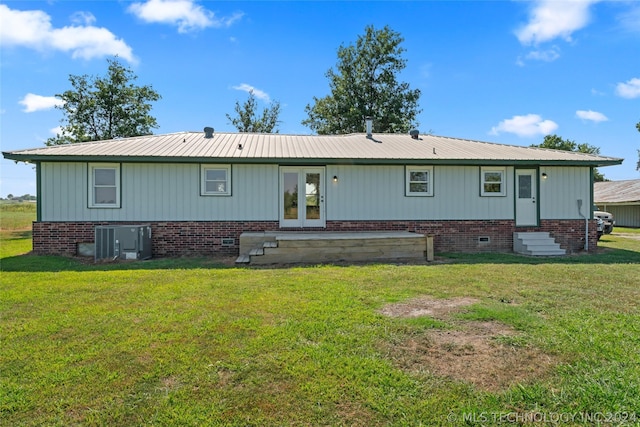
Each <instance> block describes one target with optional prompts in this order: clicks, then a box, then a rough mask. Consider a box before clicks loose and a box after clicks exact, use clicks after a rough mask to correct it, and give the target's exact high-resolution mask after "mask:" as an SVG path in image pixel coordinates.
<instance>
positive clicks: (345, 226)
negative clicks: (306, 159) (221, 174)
mask: <svg viewBox="0 0 640 427" xmlns="http://www.w3.org/2000/svg"><path fill="white" fill-rule="evenodd" d="M124 224H136V223H134V222H120V223H113V222H34V223H33V251H34V253H36V254H39V255H76V254H77V250H78V249H77V248H78V243H86V242H93V241H94V229H95V226H97V225H124ZM137 224H150V225H151V241H152V245H153V256H154V257H171V256H182V255H225V256H226V255H237V254H238V251H239V237H240V234H241V233H242V232H245V231H277V230H290V231H302V230H300V229H281V228H280V227H279V225H278V222H277V221H215V222H214V221H171V222H170V221H167V222H139V223H137ZM326 225H327V226H326V228H320V229H305V230H304V231H310V232H321V231H349V232H357V231H411V232H416V233H423V234H428V235H433V236H434V247H435V251H436V252H511V251H513V232H514V231H548V232H549V233H550V234H551V236H553V237H554V238H555V239H556V241H557V242H558V243H559V244H560V246H561V247H562V248H563V249H566V250H567V252H568V253H574V252H577V251H581V250H583V249H584V234H585V223H584V221H583V220H542V221H541V224H540V227H517V228H516V227H515V223H514V221H510V220H485V221H476V220H473V221H327V224H326ZM226 238H230V239H234V244H233V245H230V246H226V245H223V239H226ZM481 238H482V239H481ZM596 245H597V232H596V223H595V221H590V222H589V250H590V251H592V250H595V248H596Z"/></svg>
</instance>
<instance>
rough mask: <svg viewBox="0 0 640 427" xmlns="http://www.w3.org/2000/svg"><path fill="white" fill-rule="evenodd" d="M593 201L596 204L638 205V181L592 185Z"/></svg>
mask: <svg viewBox="0 0 640 427" xmlns="http://www.w3.org/2000/svg"><path fill="white" fill-rule="evenodd" d="M593 201H594V202H596V203H611V204H613V203H620V204H628V203H634V204H637V203H640V179H631V180H628V181H605V182H594V183H593Z"/></svg>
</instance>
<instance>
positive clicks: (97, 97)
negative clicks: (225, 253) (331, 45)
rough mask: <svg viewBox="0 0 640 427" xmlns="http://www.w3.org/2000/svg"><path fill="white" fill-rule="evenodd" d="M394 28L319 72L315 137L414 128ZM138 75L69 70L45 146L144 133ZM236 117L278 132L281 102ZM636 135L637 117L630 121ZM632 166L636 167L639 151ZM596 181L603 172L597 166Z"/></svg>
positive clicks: (410, 92)
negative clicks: (324, 91) (321, 83)
mask: <svg viewBox="0 0 640 427" xmlns="http://www.w3.org/2000/svg"><path fill="white" fill-rule="evenodd" d="M403 41H404V39H403V38H402V36H401V35H400V33H398V32H396V31H394V30H392V29H391V28H389V27H388V26H385V27H384V28H382V29H375V28H374V27H373V26H367V27H365V32H364V34H363V35H361V36H359V37H358V39H357V40H356V42H355V44H350V45H340V47H339V48H338V51H337V57H338V58H337V64H336V66H335V69H334V68H331V69H329V70H328V71H327V72H326V73H325V76H326V77H327V79H328V81H329V89H330V93H329V94H328V95H326V96H324V97H321V98H318V97H313V103H311V104H307V106H306V107H305V112H306V113H307V115H308V117H307V118H306V119H304V120H303V121H302V124H303V125H305V126H307V127H308V128H310V129H311V130H312V131H314V132H316V133H317V134H320V135H335V134H347V133H357V132H362V131H363V130H364V126H365V125H364V123H365V118H367V117H370V118H372V119H373V132H376V133H406V132H408V131H409V130H410V129H413V128H417V127H418V125H419V122H418V121H417V116H418V114H420V112H421V111H422V110H421V109H420V108H419V103H418V102H419V99H420V90H419V89H412V88H411V87H410V85H409V83H407V82H402V81H399V80H398V77H399V74H400V72H401V71H402V70H403V69H404V68H405V67H406V65H407V61H406V59H405V58H404V57H403V53H404V52H405V49H404V48H403V47H402V42H403ZM136 79H137V76H136V75H135V74H134V73H133V71H131V69H129V68H126V67H124V66H123V65H122V64H121V63H120V62H119V61H118V60H117V58H116V59H110V60H108V68H107V74H106V76H104V77H90V76H87V75H81V76H77V75H70V76H69V81H70V83H71V86H72V87H71V89H69V90H67V91H65V92H63V93H61V94H56V97H57V98H59V99H60V100H61V101H62V103H61V104H60V105H59V106H58V107H56V108H59V109H61V110H62V112H63V118H62V120H61V124H62V126H61V131H60V132H59V133H58V134H57V135H56V136H55V137H52V138H49V139H48V140H47V141H46V142H45V144H46V145H59V144H68V143H76V142H86V141H98V140H104V139H113V138H120V137H122V138H124V137H131V136H140V135H149V134H151V133H152V129H156V128H158V127H159V126H158V123H157V121H156V119H155V118H154V117H153V116H152V115H151V108H152V104H151V103H152V102H155V101H158V100H160V99H161V96H160V94H159V93H158V92H156V91H155V90H154V89H153V87H152V86H150V85H145V86H137V85H135V80H136ZM234 111H235V115H230V114H226V117H227V119H228V120H229V123H230V124H231V125H233V126H234V127H235V128H236V129H237V131H238V132H261V133H277V132H279V129H278V125H279V123H280V120H279V116H280V103H279V101H273V102H271V103H270V104H269V105H268V106H267V107H266V108H264V109H263V110H262V111H261V112H260V111H259V108H258V103H257V100H256V96H255V94H254V93H253V92H252V91H250V92H249V96H248V99H247V100H246V101H245V102H244V103H243V104H242V105H241V104H240V102H239V101H236V104H235V107H234ZM636 128H637V129H638V131H639V132H640V121H639V122H638V123H637V124H636ZM534 146H537V147H542V148H552V149H557V150H567V151H576V152H582V153H589V154H599V153H600V149H599V148H598V147H594V146H591V145H589V144H578V143H576V142H575V141H572V140H569V139H563V138H561V137H559V136H558V135H547V136H545V138H544V140H543V142H542V143H541V144H539V145H534ZM637 169H638V170H639V171H640V150H638V164H637ZM595 179H596V181H601V180H604V176H602V175H601V174H600V173H598V172H597V171H596V174H595Z"/></svg>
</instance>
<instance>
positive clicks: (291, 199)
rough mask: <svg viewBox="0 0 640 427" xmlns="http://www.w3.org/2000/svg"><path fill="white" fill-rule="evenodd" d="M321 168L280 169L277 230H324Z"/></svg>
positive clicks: (322, 173)
mask: <svg viewBox="0 0 640 427" xmlns="http://www.w3.org/2000/svg"><path fill="white" fill-rule="evenodd" d="M324 185H325V182H324V168H323V167H282V168H280V227H324V226H325V217H324Z"/></svg>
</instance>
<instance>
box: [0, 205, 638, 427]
mask: <svg viewBox="0 0 640 427" xmlns="http://www.w3.org/2000/svg"><path fill="white" fill-rule="evenodd" d="M29 221H30V220H29ZM29 221H27V223H28V222H29ZM3 227H4V211H3ZM3 230H4V228H3ZM0 236H1V237H2V242H1V243H2V254H1V256H2V259H1V262H2V264H1V265H2V270H3V271H2V275H1V277H0V313H2V314H1V317H0V337H2V345H1V346H0V370H1V371H0V425H7V426H9V425H11V426H15V425H24V426H35V425H54V426H55V425H59V426H67V425H121V426H127V425H136V426H137V425H238V426H247V425H260V426H271V425H274V426H275V425H362V426H364V425H367V426H370V425H436V426H437V425H463V424H467V425H497V424H502V425H504V424H506V423H507V422H506V421H504V419H509V418H508V417H511V419H512V420H513V419H514V417H516V416H520V417H521V418H520V419H521V420H522V419H523V418H522V417H526V416H529V417H536V416H537V417H541V416H543V415H544V416H547V417H548V419H554V418H553V417H555V419H560V417H564V418H562V419H565V420H566V419H567V417H572V418H571V419H572V420H573V422H572V423H573V424H584V425H593V424H597V423H596V422H594V420H596V421H597V420H598V418H597V417H603V418H601V419H600V421H606V418H604V417H607V416H608V415H607V414H610V416H611V418H610V419H611V420H613V421H616V422H611V423H606V422H601V423H600V424H603V425H637V424H638V423H640V338H639V337H640V314H639V313H640V284H639V282H638V277H640V241H638V240H632V239H626V238H623V237H620V236H616V233H615V231H614V233H613V234H612V235H608V236H604V237H603V238H602V241H601V244H600V246H601V248H602V249H601V250H600V252H599V253H598V254H594V255H580V256H572V257H567V258H562V259H534V258H525V257H520V256H515V255H510V254H503V255H482V254H479V255H464V256H460V255H457V256H455V257H454V256H450V257H449V261H448V262H446V263H442V264H436V265H429V266H425V265H391V264H378V265H354V266H306V267H293V268H271V269H270V268H262V269H250V268H229V267H225V266H221V265H217V264H216V263H215V261H212V260H209V259H197V258H190V259H158V260H150V261H144V262H137V263H121V264H99V265H94V264H90V263H81V262H78V261H76V260H73V259H67V258H61V257H50V256H47V257H45V256H42V257H40V256H32V255H24V253H25V252H27V251H28V250H29V249H30V236H29V234H28V232H25V231H24V230H20V229H18V230H13V231H6V230H5V231H3V232H2V233H1V234H0ZM420 295H431V296H434V297H437V298H450V297H458V296H460V297H462V296H465V297H473V298H476V299H478V300H479V302H478V303H477V304H475V305H473V306H471V307H469V308H468V309H467V310H464V311H462V312H461V313H459V314H458V316H457V318H459V319H463V320H465V321H467V320H479V321H491V320H495V321H499V322H502V323H504V324H506V325H510V326H512V327H514V328H515V330H517V331H518V336H517V337H516V338H513V339H505V340H503V341H504V342H506V343H507V345H511V347H510V349H511V350H510V351H522V349H523V348H525V347H526V348H528V349H535V350H537V351H538V352H539V353H540V354H541V355H543V356H544V355H548V356H549V357H552V358H553V360H556V363H554V365H553V367H552V369H551V370H550V371H549V372H548V373H546V374H545V375H541V376H537V377H533V378H529V379H528V380H526V381H521V382H517V383H513V384H511V385H510V386H509V387H505V388H503V389H500V390H498V391H495V390H494V391H487V390H484V389H481V388H478V387H475V386H473V385H472V384H470V383H469V382H466V381H464V380H460V379H454V378H451V377H446V376H439V375H437V374H435V373H434V372H432V371H431V370H430V369H429V366H424V367H422V368H421V369H416V370H412V371H410V370H407V369H403V368H402V367H401V366H400V365H399V364H398V363H397V360H396V357H397V354H396V353H394V351H393V345H394V344H403V343H407V342H411V340H414V339H417V338H419V337H428V335H429V333H430V332H431V331H434V330H442V329H447V328H456V327H457V326H456V324H455V322H454V323H446V324H445V323H443V322H440V321H436V320H432V319H430V318H428V317H422V318H391V317H386V316H383V315H381V314H380V313H379V311H378V310H379V309H380V308H381V307H383V306H384V305H385V304H388V303H391V302H401V301H406V300H408V299H410V298H413V297H417V296H420ZM599 414H600V415H599ZM500 417H502V418H500ZM614 417H615V418H614ZM634 417H635V419H637V420H638V421H637V422H636V421H633V419H634ZM533 419H535V418H533ZM538 419H539V418H538ZM501 420H502V421H501ZM572 423H571V422H569V423H561V424H572ZM509 424H516V425H517V423H515V422H513V423H511V422H509ZM548 424H549V425H552V423H548Z"/></svg>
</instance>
